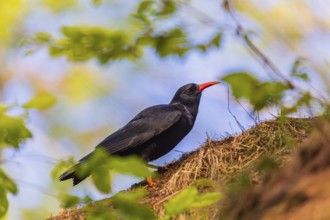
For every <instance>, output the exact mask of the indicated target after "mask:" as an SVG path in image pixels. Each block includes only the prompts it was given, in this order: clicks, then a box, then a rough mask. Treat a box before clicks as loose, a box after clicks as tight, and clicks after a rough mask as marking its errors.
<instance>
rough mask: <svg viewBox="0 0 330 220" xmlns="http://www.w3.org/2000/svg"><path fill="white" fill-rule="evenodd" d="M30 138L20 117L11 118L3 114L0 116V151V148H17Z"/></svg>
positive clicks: (29, 133) (30, 135)
mask: <svg viewBox="0 0 330 220" xmlns="http://www.w3.org/2000/svg"><path fill="white" fill-rule="evenodd" d="M30 137H32V134H31V132H30V131H29V130H28V129H27V128H26V126H25V123H24V119H23V118H22V117H11V116H8V115H6V114H4V113H1V114H0V147H1V148H0V149H2V147H7V146H12V147H15V148H18V147H19V144H20V143H21V142H23V141H25V140H26V139H27V138H30Z"/></svg>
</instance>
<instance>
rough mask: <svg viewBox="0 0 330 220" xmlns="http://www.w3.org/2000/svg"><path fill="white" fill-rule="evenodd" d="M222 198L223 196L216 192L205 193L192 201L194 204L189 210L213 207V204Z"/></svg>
mask: <svg viewBox="0 0 330 220" xmlns="http://www.w3.org/2000/svg"><path fill="white" fill-rule="evenodd" d="M222 197H223V195H222V194H220V193H218V192H210V193H205V194H203V195H200V196H198V199H196V200H195V201H194V203H193V204H192V205H191V208H200V207H205V206H210V205H213V204H214V203H216V202H218V201H219V200H220V199H221V198H222Z"/></svg>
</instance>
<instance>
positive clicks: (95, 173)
mask: <svg viewBox="0 0 330 220" xmlns="http://www.w3.org/2000/svg"><path fill="white" fill-rule="evenodd" d="M71 167H72V159H69V160H67V161H60V162H59V163H58V164H57V165H56V166H55V167H54V169H53V171H52V173H51V176H52V178H54V179H57V178H58V177H59V175H58V174H60V173H61V172H62V171H64V170H66V169H69V171H70V168H71ZM74 169H75V170H77V171H76V172H77V175H78V176H80V177H85V176H86V175H89V174H90V175H91V177H92V180H93V183H94V185H95V186H96V188H97V189H98V190H99V191H100V192H102V193H110V192H111V183H112V178H113V173H121V174H126V175H131V176H135V177H138V178H147V177H149V176H151V172H150V171H149V170H148V168H147V166H146V163H145V162H144V161H143V160H142V159H140V158H138V157H137V156H127V157H118V156H112V155H111V156H110V155H109V153H108V152H107V151H106V150H105V149H103V148H96V150H95V152H94V153H93V154H92V155H91V157H90V158H88V160H86V161H85V162H84V163H80V164H78V165H77V166H75V167H74Z"/></svg>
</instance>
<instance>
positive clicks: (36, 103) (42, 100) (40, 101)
mask: <svg viewBox="0 0 330 220" xmlns="http://www.w3.org/2000/svg"><path fill="white" fill-rule="evenodd" d="M55 103H56V98H55V97H54V96H53V95H52V94H50V93H46V92H42V93H39V94H37V95H36V96H35V97H34V98H32V99H31V100H30V101H28V102H27V103H26V104H25V105H23V107H24V108H35V109H39V110H44V109H47V108H50V107H52V106H53V105H54V104H55Z"/></svg>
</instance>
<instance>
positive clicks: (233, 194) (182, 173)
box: [50, 119, 330, 220]
mask: <svg viewBox="0 0 330 220" xmlns="http://www.w3.org/2000/svg"><path fill="white" fill-rule="evenodd" d="M312 124H314V123H312V119H287V120H285V121H274V120H272V121H266V122H262V123H260V124H258V125H256V126H254V127H252V128H251V129H249V130H247V131H245V132H243V133H242V134H240V135H237V136H228V137H226V138H224V139H222V140H207V141H206V143H205V144H204V145H203V146H201V147H200V148H199V149H198V150H196V151H194V152H191V153H189V154H185V155H183V156H182V158H181V159H180V160H178V161H175V162H172V163H170V164H168V165H166V166H165V167H164V168H162V169H160V170H159V177H158V184H157V185H156V186H155V187H148V186H142V187H144V188H145V189H146V190H147V191H148V197H147V198H146V199H145V201H144V202H145V203H148V204H150V206H152V207H153V209H154V210H155V212H156V213H157V214H158V215H159V216H162V215H163V204H164V203H165V202H166V201H168V200H169V199H171V198H172V197H173V196H175V195H176V194H177V193H178V192H180V191H181V190H182V189H184V188H186V187H187V186H189V185H191V184H193V183H194V182H195V181H196V180H197V179H200V178H207V179H211V180H214V181H216V182H217V183H218V185H219V186H220V187H219V188H220V189H222V190H221V191H223V192H224V193H225V194H226V195H228V197H227V198H225V199H223V200H222V203H221V204H216V205H213V206H212V207H209V208H206V209H205V208H204V209H197V210H193V211H190V212H187V213H185V214H183V215H181V216H179V219H198V218H199V217H200V216H204V217H205V218H208V219H218V218H225V219H227V218H232V219H237V218H240V216H243V217H242V219H245V218H244V215H243V214H242V213H244V210H245V209H244V208H242V207H245V206H244V205H245V203H244V202H243V204H242V207H240V208H241V209H239V206H236V205H235V207H237V209H231V208H230V207H228V206H226V205H224V204H236V203H237V204H239V202H240V201H242V200H241V199H238V200H237V201H236V200H235V198H241V193H240V192H241V191H243V193H245V192H246V191H248V190H251V191H253V190H254V188H253V187H256V186H262V185H263V183H264V182H265V180H267V179H269V178H270V177H269V176H271V174H270V171H269V170H272V169H271V168H272V167H274V166H273V165H274V164H285V163H286V161H288V160H290V158H292V156H291V152H292V150H293V149H294V148H295V146H297V144H299V143H301V142H303V141H304V140H305V139H306V138H307V136H308V134H309V133H310V131H311V128H312ZM262 158H268V159H267V160H265V159H262ZM265 161H266V162H265ZM260 164H261V165H260ZM269 164H271V165H272V166H269ZM262 166H264V167H262ZM280 166H281V165H280ZM269 167H270V168H269ZM242 177H244V178H242ZM329 179H330V178H329ZM242 180H244V181H242ZM246 180H247V181H246ZM135 187H139V186H134V187H133V188H135ZM242 195H243V194H242ZM244 196H246V198H247V199H248V200H250V198H248V196H247V195H246V194H244ZM109 200H110V199H109ZM103 202H108V201H107V200H105V201H103ZM242 210H243V211H242ZM224 213H227V214H226V217H224V215H225V214H224ZM238 213H239V214H238ZM247 216H248V215H247ZM83 218H84V211H83V210H82V209H71V210H66V211H63V212H62V213H60V214H59V215H57V216H55V217H53V218H50V219H52V220H59V219H61V220H63V219H83Z"/></svg>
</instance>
